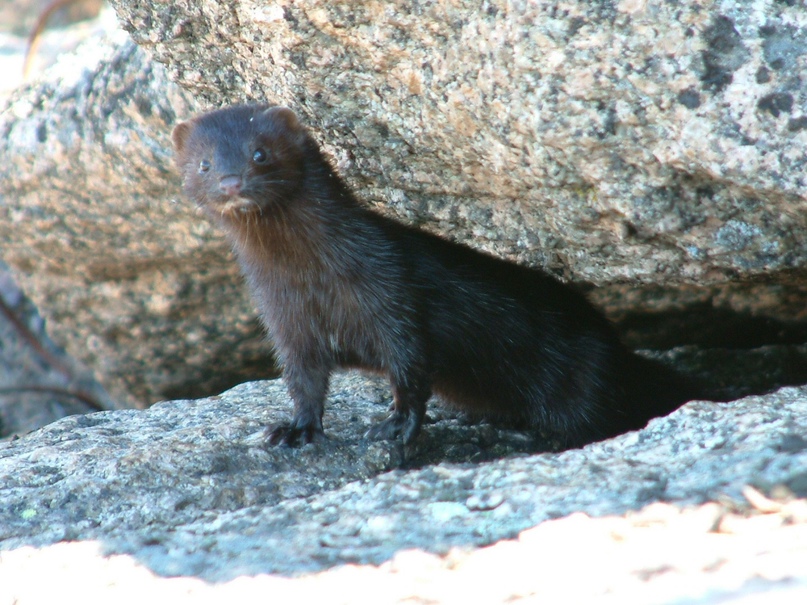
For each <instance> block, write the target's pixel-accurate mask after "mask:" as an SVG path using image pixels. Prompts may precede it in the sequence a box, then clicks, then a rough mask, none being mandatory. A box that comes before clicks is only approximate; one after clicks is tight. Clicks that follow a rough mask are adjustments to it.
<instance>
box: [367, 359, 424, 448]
mask: <svg viewBox="0 0 807 605" xmlns="http://www.w3.org/2000/svg"><path fill="white" fill-rule="evenodd" d="M390 381H391V383H392V395H393V406H392V412H391V413H390V415H389V416H387V418H385V419H384V420H382V421H381V422H378V423H376V424H374V425H373V426H372V427H370V430H368V431H367V433H365V437H366V438H367V439H372V440H374V441H380V440H393V439H398V438H399V437H400V438H401V439H402V440H403V442H404V443H405V444H409V443H411V442H412V441H414V439H415V437H417V436H418V434H419V433H420V427H421V426H422V425H423V419H424V417H425V416H426V402H427V401H428V399H429V397H431V392H432V391H431V383H430V381H429V379H428V376H427V374H426V373H425V372H417V373H410V374H408V375H407V376H405V377H395V376H392V377H391V378H390Z"/></svg>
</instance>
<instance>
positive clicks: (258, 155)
mask: <svg viewBox="0 0 807 605" xmlns="http://www.w3.org/2000/svg"><path fill="white" fill-rule="evenodd" d="M267 159H269V155H268V154H267V153H266V151H264V149H263V147H258V148H257V149H256V150H255V151H254V153H253V154H252V161H253V162H255V163H256V164H263V163H264V162H265V161H266V160H267Z"/></svg>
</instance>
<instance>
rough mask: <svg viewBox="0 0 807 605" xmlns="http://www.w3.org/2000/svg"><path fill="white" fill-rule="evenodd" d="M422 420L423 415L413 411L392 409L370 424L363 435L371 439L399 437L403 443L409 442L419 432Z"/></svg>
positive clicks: (380, 439) (381, 439) (379, 439)
mask: <svg viewBox="0 0 807 605" xmlns="http://www.w3.org/2000/svg"><path fill="white" fill-rule="evenodd" d="M422 422H423V417H422V416H419V415H417V414H415V413H413V412H410V413H408V414H404V413H402V412H399V411H393V412H392V413H391V414H390V415H389V416H387V418H386V419H384V420H382V421H381V422H378V423H376V424H374V425H373V426H371V427H370V429H369V430H368V431H367V432H366V433H365V434H364V436H365V438H367V439H370V440H372V441H383V440H389V441H391V440H394V439H397V438H398V437H401V438H402V439H403V442H404V443H405V444H409V443H411V442H412V441H414V439H415V437H417V436H418V433H420V425H421V424H422Z"/></svg>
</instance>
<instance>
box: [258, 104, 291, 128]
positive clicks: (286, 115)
mask: <svg viewBox="0 0 807 605" xmlns="http://www.w3.org/2000/svg"><path fill="white" fill-rule="evenodd" d="M263 115H264V117H266V118H267V119H270V120H277V121H278V122H280V123H281V124H283V125H284V126H285V127H286V128H288V129H289V130H291V131H292V132H294V131H296V130H300V122H299V120H297V116H296V115H295V113H294V112H293V111H292V110H291V109H289V108H288V107H283V106H281V105H277V106H275V107H270V108H269V109H267V110H266V111H264V112H263Z"/></svg>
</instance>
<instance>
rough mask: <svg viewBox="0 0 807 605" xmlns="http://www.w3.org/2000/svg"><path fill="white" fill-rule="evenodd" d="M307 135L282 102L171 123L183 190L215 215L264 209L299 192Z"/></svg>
mask: <svg viewBox="0 0 807 605" xmlns="http://www.w3.org/2000/svg"><path fill="white" fill-rule="evenodd" d="M307 137H308V135H307V134H306V131H305V129H304V128H303V127H302V126H301V125H300V123H299V122H298V121H297V116H295V115H294V112H292V111H291V110H290V109H287V108H286V107H268V106H265V105H263V106H260V105H252V106H249V105H241V106H235V107H228V108H225V109H219V110H216V111H211V112H210V113H206V114H202V115H200V116H197V117H195V118H193V119H191V120H188V121H187V122H182V123H181V124H178V125H177V126H176V127H175V128H174V132H173V134H172V138H173V141H174V150H175V152H176V162H177V165H178V167H179V169H180V171H181V172H182V177H183V189H184V191H185V194H186V195H187V196H188V197H189V198H190V199H192V200H193V201H194V202H196V204H197V205H198V206H200V207H202V208H203V209H204V210H206V211H207V212H209V213H211V214H214V215H220V216H225V215H232V216H238V215H239V214H249V213H253V212H257V213H259V214H263V213H264V212H266V211H271V207H272V206H273V205H275V206H277V205H280V206H282V205H285V204H288V203H290V202H293V201H294V199H295V197H296V196H298V195H300V193H301V189H302V186H303V178H304V159H305V145H306V141H307Z"/></svg>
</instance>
